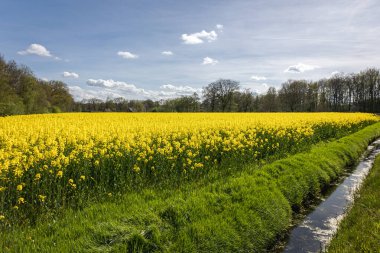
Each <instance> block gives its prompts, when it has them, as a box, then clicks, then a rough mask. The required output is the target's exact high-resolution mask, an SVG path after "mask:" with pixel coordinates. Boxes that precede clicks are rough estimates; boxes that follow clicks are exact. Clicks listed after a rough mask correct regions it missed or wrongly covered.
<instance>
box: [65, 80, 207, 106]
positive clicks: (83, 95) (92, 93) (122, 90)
mask: <svg viewBox="0 0 380 253" xmlns="http://www.w3.org/2000/svg"><path fill="white" fill-rule="evenodd" d="M87 85H88V86H90V87H89V88H82V87H80V86H69V90H70V93H71V94H72V95H73V97H74V99H75V100H76V101H81V100H83V99H90V98H98V99H102V100H106V99H107V98H118V97H122V98H125V99H152V100H156V101H157V100H160V99H170V98H176V97H180V96H190V95H192V94H193V93H194V92H197V93H200V92H201V91H202V89H201V88H199V89H197V88H193V87H191V86H187V85H172V84H165V85H161V86H160V87H159V89H158V90H145V89H142V88H139V87H136V86H135V85H134V84H128V83H126V82H122V81H115V80H112V79H109V80H104V79H88V80H87Z"/></svg>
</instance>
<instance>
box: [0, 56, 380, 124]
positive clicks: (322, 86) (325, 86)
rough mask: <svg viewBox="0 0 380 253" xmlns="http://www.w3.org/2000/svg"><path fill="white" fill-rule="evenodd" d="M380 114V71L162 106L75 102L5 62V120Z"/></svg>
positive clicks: (58, 86) (60, 88)
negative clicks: (72, 115) (64, 115)
mask: <svg viewBox="0 0 380 253" xmlns="http://www.w3.org/2000/svg"><path fill="white" fill-rule="evenodd" d="M111 111H112V112H201V111H204V112H316V111H338V112H356V111H361V112H376V113H379V112H380V71H379V70H378V69H375V68H370V69H367V70H365V71H361V72H360V73H357V74H348V75H347V74H335V75H333V76H332V77H330V78H327V79H321V80H319V81H307V80H289V81H287V82H285V83H283V84H282V85H281V88H280V89H279V90H276V89H275V88H274V87H270V88H269V89H268V91H267V93H265V94H262V95H259V94H257V93H255V92H252V91H250V90H248V89H247V90H243V91H242V89H241V87H240V84H239V82H237V81H234V80H229V79H219V80H217V81H215V82H213V83H210V84H208V85H207V86H206V87H204V88H203V91H202V98H200V96H199V95H198V94H196V93H194V94H193V95H191V96H182V97H179V98H174V99H166V100H160V101H153V100H150V99H147V100H126V99H124V98H116V99H107V100H106V101H103V100H100V99H96V98H93V99H87V100H83V101H81V102H74V100H73V98H72V96H71V95H70V93H69V91H68V88H67V85H66V84H65V83H63V82H61V81H49V82H46V81H43V80H40V79H38V78H36V77H35V76H34V75H33V73H32V72H31V70H30V69H29V68H28V67H26V66H18V65H17V64H16V63H15V62H14V61H10V62H8V63H7V62H5V61H4V59H3V58H2V57H1V56H0V116H1V115H3V116H4V115H13V114H31V113H49V112H111Z"/></svg>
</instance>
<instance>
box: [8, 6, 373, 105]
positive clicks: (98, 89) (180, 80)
mask: <svg viewBox="0 0 380 253" xmlns="http://www.w3.org/2000/svg"><path fill="white" fill-rule="evenodd" d="M379 13H380V1H377V0H355V1H354V0H345V1H343V0H337V1H332V0H330V1H326V0H321V1H306V0H303V1H298V0H286V1H282V0H277V1H274V0H273V1H272V0H263V1H253V0H234V1H233V0H228V1H227V0H211V1H205V0H203V1H202V0H192V1H179V0H177V1H175V0H159V1H158V0H135V1H130V0H123V1H122V0H82V1H77V0H76V1H74V0H66V1H63V0H62V1H58V0H50V1H43V0H34V1H30V0H1V1H0V53H1V54H2V55H3V56H4V57H5V59H7V60H11V59H13V60H15V61H16V62H17V63H20V64H25V65H27V66H29V67H30V68H31V69H32V70H33V72H34V73H35V75H36V76H37V77H39V78H41V79H47V80H62V81H64V82H65V83H67V84H68V86H69V89H70V92H71V93H72V94H73V95H74V97H75V98H76V99H77V100H81V99H83V98H92V97H97V98H101V99H106V98H107V97H109V98H114V97H119V96H122V97H124V98H127V99H133V98H137V99H144V98H151V99H155V100H157V99H161V98H171V97H175V96H180V95H188V94H191V93H193V92H199V91H200V90H201V88H202V87H203V86H206V85H207V84H208V83H210V82H212V81H215V80H217V79H218V78H229V79H234V80H237V81H239V82H240V84H241V86H242V88H250V89H251V90H252V91H257V92H260V93H263V92H265V91H266V90H267V88H268V87H269V86H274V87H276V88H279V87H280V86H281V83H282V82H284V81H286V80H288V79H301V78H302V79H307V80H316V79H319V78H324V77H329V76H330V75H331V73H334V72H345V73H351V72H358V71H360V70H363V69H365V68H367V67H377V68H378V67H380V47H379V45H380V18H379Z"/></svg>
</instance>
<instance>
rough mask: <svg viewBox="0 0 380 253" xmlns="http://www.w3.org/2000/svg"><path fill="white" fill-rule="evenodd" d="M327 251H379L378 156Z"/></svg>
mask: <svg viewBox="0 0 380 253" xmlns="http://www.w3.org/2000/svg"><path fill="white" fill-rule="evenodd" d="M328 252H380V156H378V157H377V159H376V161H375V164H374V167H373V168H372V170H371V172H370V174H369V175H368V177H367V178H366V180H365V182H364V184H363V186H362V187H361V189H360V191H359V193H358V195H357V197H356V198H355V202H354V205H353V207H352V209H351V210H350V211H349V212H348V214H347V216H346V217H345V218H344V219H343V221H342V223H341V224H340V226H339V229H338V232H337V234H336V235H335V236H334V238H333V240H332V241H331V244H330V246H329V248H328Z"/></svg>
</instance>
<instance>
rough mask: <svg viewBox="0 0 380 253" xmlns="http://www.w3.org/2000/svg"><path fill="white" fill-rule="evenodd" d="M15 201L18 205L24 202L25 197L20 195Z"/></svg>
mask: <svg viewBox="0 0 380 253" xmlns="http://www.w3.org/2000/svg"><path fill="white" fill-rule="evenodd" d="M17 203H18V204H19V205H21V204H24V203H25V199H24V198H23V197H20V198H18V200H17Z"/></svg>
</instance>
